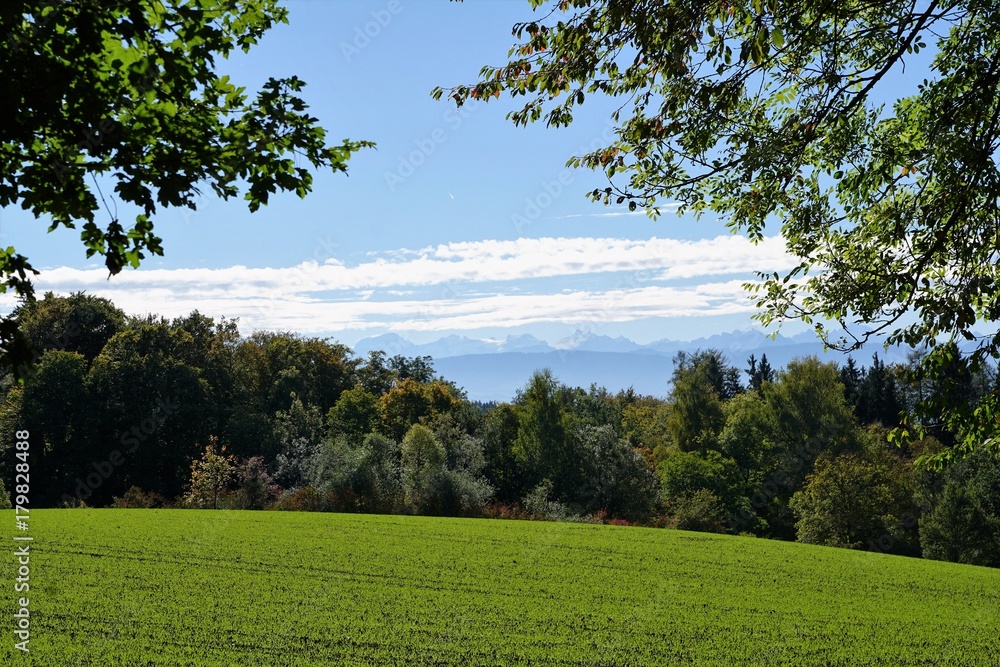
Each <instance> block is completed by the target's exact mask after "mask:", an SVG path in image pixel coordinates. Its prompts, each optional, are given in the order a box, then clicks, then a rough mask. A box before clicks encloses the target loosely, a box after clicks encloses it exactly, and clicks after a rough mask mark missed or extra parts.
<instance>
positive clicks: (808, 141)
mask: <svg viewBox="0 0 1000 667" xmlns="http://www.w3.org/2000/svg"><path fill="white" fill-rule="evenodd" d="M531 5H532V7H533V8H534V10H535V11H536V16H535V17H534V18H532V19H531V20H528V21H525V22H522V23H518V24H516V25H515V26H514V28H513V35H514V37H515V38H516V40H517V41H516V44H515V45H514V46H513V47H512V48H511V50H510V52H509V53H508V58H509V62H508V63H506V64H503V65H499V66H487V67H484V68H483V69H482V70H481V73H480V80H479V81H478V82H475V83H471V84H468V85H458V86H455V87H453V88H450V89H449V90H447V91H446V90H445V89H443V88H437V89H435V90H434V91H433V95H435V96H436V97H439V98H440V97H442V96H445V95H447V96H448V97H450V98H452V99H453V100H454V101H455V103H457V104H458V105H462V104H463V103H465V102H466V101H468V100H469V99H478V100H490V99H491V98H494V97H500V96H501V95H502V94H504V93H506V94H508V95H509V96H510V97H511V98H524V99H525V103H524V105H523V107H521V108H517V109H515V110H513V111H511V112H510V113H509V114H508V118H509V119H510V120H511V121H512V122H514V123H515V124H517V125H526V124H528V123H533V122H537V121H544V122H545V123H546V124H547V125H548V126H550V127H561V126H566V125H568V124H570V123H571V122H572V121H573V117H574V113H575V111H576V110H577V107H579V106H580V105H582V104H584V102H585V100H587V99H589V98H591V97H593V96H595V95H604V96H609V97H612V98H617V99H616V110H615V111H614V112H613V114H612V118H613V121H614V122H615V123H616V135H615V138H614V140H613V141H612V142H610V144H609V145H607V146H602V147H600V148H598V149H596V150H593V151H591V152H589V153H586V154H584V155H577V156H573V157H572V158H571V159H570V160H569V164H570V165H572V166H577V167H588V168H592V169H596V170H600V171H602V172H603V173H604V174H605V175H606V176H607V179H608V185H607V187H605V188H598V189H595V190H593V191H592V192H590V193H589V196H590V197H591V198H592V199H593V200H595V201H603V202H604V203H605V204H618V205H623V204H626V203H627V205H628V207H629V208H630V209H632V210H635V209H637V208H646V209H647V210H648V211H649V212H650V214H651V215H654V216H655V215H657V214H658V206H659V204H661V203H662V202H663V201H664V200H665V199H667V200H670V201H674V202H677V203H679V207H678V208H677V211H678V212H679V213H693V214H695V215H697V216H701V215H704V214H708V213H711V214H712V215H713V216H716V215H721V216H722V217H723V218H724V219H725V220H727V224H728V225H729V227H730V228H731V230H732V231H733V232H736V233H743V234H746V235H747V236H748V237H749V238H750V239H752V240H754V241H759V240H761V239H762V238H764V234H765V230H766V229H768V228H769V227H773V226H777V227H778V228H780V232H781V235H782V236H783V237H784V239H785V241H786V244H787V248H788V251H789V252H790V253H791V254H792V255H793V256H794V258H795V259H796V260H797V265H796V266H795V267H794V268H793V269H791V270H790V271H788V272H787V273H785V274H778V273H763V272H762V273H761V274H760V275H759V278H760V280H758V281H756V282H754V283H751V284H750V288H751V289H752V290H754V291H755V294H756V300H757V304H758V306H759V308H760V310H759V313H758V315H757V317H758V318H759V319H760V320H761V321H763V322H764V323H772V322H781V321H785V320H790V319H798V320H802V321H805V322H808V323H812V324H813V325H814V326H815V328H816V330H817V332H818V333H819V334H820V335H821V336H822V337H823V338H824V340H825V341H826V342H827V343H828V344H831V345H833V346H836V347H840V348H846V349H850V348H856V347H859V346H860V345H861V344H862V343H863V342H864V341H865V340H867V339H868V338H870V337H872V336H884V337H885V340H886V342H887V344H893V343H903V344H907V345H912V346H923V345H927V346H929V347H930V349H931V352H930V353H929V354H928V355H927V356H926V357H925V362H924V364H923V367H922V368H923V372H925V373H927V374H931V375H933V373H934V372H935V371H936V370H937V369H939V368H941V367H942V366H946V365H948V364H952V363H953V362H954V360H953V351H954V348H953V347H951V346H947V345H942V344H943V343H947V342H949V341H953V340H962V339H968V340H969V341H973V348H974V351H973V352H972V353H971V354H970V355H967V356H966V357H964V358H963V360H962V363H963V364H965V365H967V366H968V367H969V368H971V369H972V370H973V371H975V370H976V369H978V368H979V367H981V366H982V364H983V363H984V361H985V360H986V359H987V358H988V357H990V356H993V357H996V356H997V355H998V354H1000V333H997V332H995V331H994V332H987V333H982V332H981V331H980V328H979V326H980V325H986V326H988V327H990V328H992V322H993V321H995V320H996V319H997V318H998V315H1000V293H998V291H997V290H996V287H995V283H996V281H997V278H998V277H1000V276H998V270H1000V269H998V263H997V253H998V251H1000V233H998V231H1000V230H998V226H1000V219H998V215H997V211H998V210H1000V208H998V206H997V200H998V196H1000V172H998V170H997V165H996V155H997V149H998V146H1000V85H998V84H1000V29H998V28H997V26H998V25H1000V7H997V6H996V4H995V3H991V2H980V1H979V0H931V1H930V2H927V1H920V2H918V1H917V0H887V1H884V2H882V1H880V2H870V1H868V0H849V1H847V2H830V1H829V0H798V1H797V2H794V3H788V2H781V1H780V0H752V1H746V0H743V1H741V0H695V1H694V2H676V1H674V0H667V1H662V0H558V1H548V0H531ZM925 49H927V50H928V53H931V54H932V56H933V58H932V60H931V65H930V67H929V70H928V71H927V72H926V73H925V78H924V75H923V74H921V75H918V77H913V75H912V74H911V72H912V68H913V67H915V66H917V61H918V58H917V56H916V54H918V53H919V52H920V51H922V50H925ZM921 58H923V56H921ZM924 60H926V58H924ZM904 73H905V74H906V76H907V77H910V79H905V78H903V77H901V76H900V75H901V74H904ZM921 78H922V80H920V79H921ZM910 83H912V85H910V87H909V89H905V87H906V85H907V84H910ZM900 86H903V88H904V89H905V90H903V91H902V92H900ZM618 101H620V102H621V104H620V105H618V104H617V102H618ZM826 321H834V322H837V323H838V324H839V325H841V326H842V327H843V328H844V330H845V331H846V332H847V334H846V335H843V336H841V335H839V334H837V335H834V334H832V333H831V332H830V331H831V330H830V329H828V328H826V327H825V326H824V322H826ZM997 404H998V398H997V396H996V394H993V395H991V396H988V397H985V398H984V400H983V401H981V402H980V403H979V404H977V405H975V406H971V407H968V406H957V405H955V404H954V403H949V402H948V401H944V402H939V403H937V404H925V405H924V406H923V407H924V410H925V413H929V412H932V411H938V412H941V411H943V412H944V413H945V414H946V415H947V416H948V419H949V420H950V421H951V422H953V423H952V425H953V426H954V427H955V429H956V430H958V431H960V432H961V433H962V441H961V442H960V443H959V447H958V450H962V449H967V448H969V447H976V446H982V445H984V444H985V445H986V447H987V448H990V449H1000V446H998V445H997V441H996V440H995V439H994V437H995V434H996V430H997V419H996V418H995V413H996V412H997ZM911 431H912V429H911ZM901 434H902V433H901Z"/></svg>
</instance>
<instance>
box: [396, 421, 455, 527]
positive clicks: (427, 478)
mask: <svg viewBox="0 0 1000 667" xmlns="http://www.w3.org/2000/svg"><path fill="white" fill-rule="evenodd" d="M401 458H402V460H401V463H402V469H401V472H402V474H401V479H402V483H403V491H404V493H405V494H406V501H407V503H409V504H411V505H413V506H414V507H417V508H419V507H420V505H421V502H422V501H423V500H424V499H425V498H426V497H427V496H430V495H431V493H432V491H433V489H434V486H435V484H436V482H437V479H436V478H437V477H439V476H440V475H442V474H443V473H444V470H445V460H446V458H447V454H446V453H445V451H444V447H442V446H441V443H439V442H438V441H437V440H436V439H435V438H434V434H433V433H432V432H431V430H430V429H429V428H427V427H426V426H424V425H422V424H414V425H413V426H411V427H410V430H409V431H407V432H406V436H405V437H404V438H403V442H402V445H401Z"/></svg>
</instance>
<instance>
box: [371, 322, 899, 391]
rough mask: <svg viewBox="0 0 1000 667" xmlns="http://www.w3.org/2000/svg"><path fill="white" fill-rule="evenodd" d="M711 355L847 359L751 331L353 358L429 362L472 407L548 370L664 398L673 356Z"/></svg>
mask: <svg viewBox="0 0 1000 667" xmlns="http://www.w3.org/2000/svg"><path fill="white" fill-rule="evenodd" d="M709 348H714V349H717V350H721V351H722V352H723V353H724V354H726V355H727V356H728V357H729V360H730V363H732V364H733V365H734V366H736V367H738V368H741V369H746V367H747V358H748V357H749V356H750V355H751V354H752V355H755V356H756V357H757V358H758V359H760V357H761V356H763V355H764V354H766V355H767V359H768V361H769V362H770V363H771V366H773V367H774V368H776V369H779V368H783V367H784V366H785V365H787V364H788V362H789V361H791V360H792V359H794V358H796V357H806V356H810V355H815V356H817V357H819V358H821V359H823V360H826V361H833V362H836V363H844V362H845V361H846V359H847V355H845V354H843V353H841V352H834V351H826V352H824V350H823V344H822V343H821V342H820V341H819V339H818V338H816V335H815V334H814V333H812V332H811V331H807V332H804V333H801V334H797V335H794V336H787V337H786V336H782V335H781V334H778V335H777V337H776V338H775V339H774V340H772V339H771V338H770V337H769V336H767V335H766V334H764V333H761V332H760V331H755V330H743V331H732V332H729V333H721V334H716V335H713V336H709V337H707V338H699V339H697V340H692V341H675V340H666V339H664V340H659V341H656V342H653V343H648V344H646V345H640V344H639V343H636V342H634V341H631V340H629V339H627V338H622V337H618V338H611V337H608V336H601V335H597V334H594V333H592V332H584V331H580V332H577V333H576V334H574V335H573V336H570V337H569V338H567V339H564V340H562V341H559V342H558V343H556V344H555V345H550V344H549V343H547V342H546V341H544V340H541V339H539V338H536V337H534V336H531V335H520V336H507V337H506V338H504V339H502V340H480V339H475V338H466V337H465V336H456V335H452V336H446V337H444V338H441V339H440V340H436V341H433V342H430V343H421V344H417V343H413V342H411V341H409V340H407V339H405V338H403V337H402V336H399V335H397V334H384V335H381V336H375V337H372V338H365V339H363V340H361V341H359V342H358V343H357V345H355V346H354V352H355V354H357V355H359V356H367V355H368V352H369V351H371V350H383V351H385V353H386V354H387V355H388V356H390V357H391V356H394V355H397V354H402V355H404V356H408V357H413V356H418V355H419V356H429V357H433V359H434V368H435V370H436V371H437V372H438V373H439V374H441V375H443V376H444V377H445V378H447V379H449V380H452V381H453V382H455V383H456V384H457V385H458V386H460V387H463V388H464V389H465V390H466V392H467V393H468V396H469V398H470V399H471V400H474V401H510V400H512V399H513V398H514V396H515V394H516V392H517V390H518V389H520V388H522V387H524V385H525V384H526V383H527V381H528V379H529V378H530V377H531V374H532V373H534V372H535V371H536V370H541V369H543V368H548V369H550V370H551V371H552V373H553V374H554V375H555V376H556V377H557V378H558V379H559V380H560V381H561V382H564V383H565V384H568V385H571V386H580V387H589V386H590V385H591V384H597V385H598V386H603V387H606V388H607V389H608V390H609V391H612V392H617V391H619V390H622V389H628V388H629V387H632V388H633V389H635V391H636V392H638V393H641V394H649V395H653V396H665V395H666V394H667V392H669V391H670V375H671V373H672V372H673V357H674V355H675V354H677V353H678V352H680V351H682V350H683V351H686V352H694V351H695V350H706V349H709ZM907 352H908V350H907V349H905V348H890V349H889V350H885V349H883V347H882V344H881V342H878V341H873V342H871V343H869V344H868V345H866V346H865V347H864V348H862V349H861V350H858V351H856V352H854V353H852V356H853V357H854V359H855V361H857V362H858V364H859V365H862V366H868V365H870V364H871V359H872V355H873V354H875V353H878V355H879V358H880V359H882V360H883V361H885V362H886V363H891V362H897V361H898V362H902V361H905V360H906V354H907ZM745 379H746V378H745V377H744V380H745Z"/></svg>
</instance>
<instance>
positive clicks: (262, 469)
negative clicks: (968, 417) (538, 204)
mask: <svg viewBox="0 0 1000 667" xmlns="http://www.w3.org/2000/svg"><path fill="white" fill-rule="evenodd" d="M14 318H15V319H16V321H17V323H18V326H19V327H20V328H21V330H22V331H23V332H24V333H25V335H26V337H27V338H28V340H30V342H31V344H32V345H33V347H34V349H35V350H36V359H35V362H36V363H35V365H34V367H33V370H32V371H31V372H30V374H29V375H28V377H27V378H26V380H25V381H24V383H23V384H21V383H18V382H17V381H15V379H14V377H13V375H12V374H9V373H8V374H7V375H6V376H4V377H3V379H2V384H0V392H2V396H3V399H2V404H0V443H3V444H2V445H0V447H3V448H5V449H4V454H5V455H4V456H2V457H0V466H2V467H0V474H2V477H0V479H2V480H3V483H4V486H5V488H6V489H9V490H11V494H10V495H12V496H13V495H14V492H15V491H16V486H17V485H16V484H15V483H14V482H15V479H14V477H15V468H16V465H17V463H18V462H17V460H16V458H15V457H14V456H11V455H9V454H11V452H10V451H8V450H9V449H10V448H11V447H12V445H13V443H14V442H15V440H16V438H15V437H14V434H15V433H16V432H18V431H28V432H29V433H30V441H31V474H32V478H33V479H32V487H31V491H32V496H31V503H32V507H67V506H84V505H85V506H89V507H107V506H113V507H178V508H180V507H200V508H217V509H223V508H232V509H261V510H262V509H274V510H309V511H334V512H362V513H383V514H385V513H405V514H421V515H434V516H467V517H494V518H510V519H539V520H559V521H582V522H595V523H614V524H619V525H642V526H655V527H665V528H676V529H682V530H694V531H705V532H718V533H731V534H742V535H754V536H759V537H762V538H772V539H781V540H797V541H800V542H808V543H814V544H821V545H829V546H837V547H846V548H852V549H864V550H869V551H880V552H885V553H893V554H903V555H910V556H922V557H925V558H932V559H938V560H948V561H955V562H962V563H970V564H978V565H987V566H992V567H998V566H1000V461H998V459H997V458H996V457H994V456H992V455H991V454H989V453H988V452H986V451H975V452H972V453H971V454H969V455H968V456H966V457H964V458H962V459H959V460H957V461H956V462H954V463H952V464H951V465H948V466H935V465H928V464H926V463H924V459H925V458H926V457H929V456H932V455H934V454H936V453H939V452H941V451H943V450H945V449H946V448H948V447H950V446H952V445H954V444H955V442H956V441H957V440H958V439H960V438H961V437H962V434H961V433H957V432H955V429H954V428H953V427H952V426H951V425H950V424H949V423H948V422H947V421H944V420H942V421H940V422H933V421H930V420H928V419H927V418H926V417H923V416H920V417H919V418H918V416H916V415H915V414H914V412H913V406H915V405H917V404H918V403H920V402H922V401H926V400H927V399H929V398H930V399H933V398H934V397H935V396H938V395H942V396H946V397H947V398H948V400H949V401H952V402H955V401H961V402H963V403H964V404H966V405H967V406H968V407H969V409H974V408H975V406H976V405H977V403H978V402H979V401H980V400H982V399H983V397H986V396H990V395H992V394H993V393H994V392H996V391H997V390H998V374H997V372H996V369H995V368H994V367H987V368H985V370H981V371H979V372H977V373H974V374H973V373H970V372H968V370H967V367H966V366H963V365H962V364H960V363H957V362H956V364H955V367H954V369H953V371H952V372H950V373H949V372H942V373H939V374H938V375H937V376H936V377H935V378H934V379H933V380H928V379H926V378H925V379H918V378H919V377H920V375H919V374H918V373H915V372H914V371H915V369H916V368H917V367H918V366H919V364H920V362H921V354H920V352H919V351H915V352H914V353H913V354H912V355H911V357H910V361H909V362H908V363H907V364H893V365H886V364H884V363H883V362H882V361H880V360H879V358H878V356H877V355H876V356H875V357H874V358H873V359H871V360H868V361H867V362H866V363H867V365H866V364H864V363H861V364H859V363H857V362H855V361H854V360H853V359H850V358H848V360H847V362H846V363H844V364H842V365H840V366H838V365H836V364H833V363H823V362H820V361H819V360H818V359H816V358H812V357H811V358H803V359H798V360H795V361H793V362H792V363H790V364H789V365H788V366H787V367H785V368H772V367H771V366H770V364H769V363H768V361H767V358H766V356H762V357H761V358H760V359H756V358H755V357H750V358H749V359H747V360H730V359H727V358H725V356H724V355H722V354H721V353H720V352H718V351H716V350H711V349H709V350H693V351H690V352H688V353H681V354H679V355H677V357H676V358H675V360H674V361H675V363H674V371H673V376H672V377H669V378H668V377H665V378H664V379H663V386H664V395H665V398H661V397H654V396H644V395H639V394H637V393H636V392H634V391H624V392H619V393H615V394H613V393H610V392H608V391H606V390H605V389H603V388H601V387H597V386H591V387H589V388H580V387H569V386H566V385H564V384H562V383H560V382H559V380H558V379H557V378H555V377H553V376H552V374H551V373H550V372H548V371H546V370H540V371H538V372H536V373H535V374H534V375H533V376H532V377H530V378H526V379H525V384H524V387H523V388H522V389H521V390H520V391H519V392H518V393H517V395H516V396H514V397H512V400H511V401H510V402H504V403H491V404H482V403H476V402H472V401H469V400H468V399H467V398H466V397H465V395H464V392H463V390H462V388H461V387H457V386H455V385H454V384H453V383H451V382H449V381H448V380H447V379H446V378H443V377H440V376H438V375H437V374H436V373H435V371H434V368H433V360H432V359H431V358H430V357H405V356H394V357H391V358H389V357H387V355H386V354H384V353H382V352H377V351H376V352H371V353H370V354H369V355H368V356H367V357H365V358H357V357H356V356H355V355H354V354H353V352H352V351H351V349H350V348H349V347H347V346H345V345H342V344H339V343H337V342H334V341H332V340H329V339H325V340H324V339H318V338H310V337H305V336H301V335H298V334H295V333H291V332H284V333H279V332H263V331H258V332H254V333H252V334H250V335H249V336H241V335H240V333H239V330H238V328H237V322H236V321H234V320H228V319H220V320H216V319H213V318H211V317H207V316H205V315H203V314H200V313H198V312H192V313H191V314H190V315H188V316H186V317H179V318H176V319H173V320H170V319H166V318H163V317H159V316H155V315H145V316H134V315H128V314H126V313H124V312H123V311H122V310H120V309H119V308H117V307H116V306H115V305H114V304H113V303H112V302H111V301H109V300H107V299H104V298H99V297H95V296H92V295H88V294H85V293H75V294H71V295H69V296H67V297H57V296H54V295H52V294H51V293H50V294H46V295H45V298H44V299H41V300H37V301H34V302H30V303H26V304H25V305H22V306H20V307H19V308H18V309H17V310H16V311H15V313H14ZM958 356H959V355H957V354H956V355H955V358H956V360H957V359H958ZM737 364H739V365H737ZM918 419H919V420H920V421H919V426H921V427H922V431H923V436H922V437H920V438H918V439H912V438H911V439H909V440H907V441H906V442H905V444H897V443H893V442H890V441H889V438H888V435H889V433H890V432H891V430H892V429H894V428H896V427H900V426H903V427H904V428H905V427H907V426H909V425H912V426H917V425H918V423H917V422H918ZM7 496H8V494H7V493H6V491H0V502H3V503H9V499H8V497H7ZM8 506H9V505H8Z"/></svg>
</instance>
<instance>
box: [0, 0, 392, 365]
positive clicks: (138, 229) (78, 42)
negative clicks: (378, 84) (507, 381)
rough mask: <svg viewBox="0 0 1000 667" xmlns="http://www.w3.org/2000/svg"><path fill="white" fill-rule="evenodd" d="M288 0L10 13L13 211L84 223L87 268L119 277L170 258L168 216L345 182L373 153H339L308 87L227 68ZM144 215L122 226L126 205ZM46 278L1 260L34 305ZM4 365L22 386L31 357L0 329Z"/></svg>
mask: <svg viewBox="0 0 1000 667" xmlns="http://www.w3.org/2000/svg"><path fill="white" fill-rule="evenodd" d="M287 20H288V11H287V10H286V9H285V8H283V7H281V6H279V4H278V1H277V0H211V1H208V2H182V3H178V2H172V3H161V2H157V1H154V0H123V1H121V2H114V3H108V2H99V1H98V0H80V1H79V2H62V1H59V0H28V1H23V2H9V3H3V5H2V7H0V39H2V40H3V48H0V80H2V81H3V88H4V94H3V95H2V96H0V97H2V100H0V109H2V113H0V174H2V175H0V207H7V206H15V205H16V206H20V207H21V208H22V209H24V210H26V211H30V212H31V213H32V214H33V215H34V216H35V217H36V218H43V219H45V220H46V221H47V222H48V223H49V230H50V231H53V230H55V229H57V228H58V227H60V226H62V227H67V228H76V227H77V225H81V226H80V237H81V239H82V241H83V244H84V246H85V247H86V253H87V256H88V257H90V256H93V255H95V254H97V255H101V256H103V257H104V261H105V265H106V266H107V268H108V270H109V271H110V273H111V274H117V273H118V272H120V271H121V270H122V269H123V268H124V267H126V266H131V267H137V266H139V263H140V261H141V260H143V259H144V258H145V257H146V255H147V254H154V255H160V254H162V252H163V247H162V244H161V239H160V238H159V237H158V236H157V235H156V234H155V233H154V231H153V220H152V218H153V217H154V214H156V213H157V212H158V211H159V210H162V209H164V208H168V207H184V208H188V209H195V208H196V207H197V204H198V197H199V196H200V194H201V192H202V191H210V192H211V193H212V194H214V195H215V196H218V197H222V198H223V199H229V198H231V197H236V196H239V195H240V194H241V193H242V194H243V198H244V199H245V200H246V201H247V205H248V207H249V209H250V210H251V211H255V210H257V209H258V208H259V207H260V206H262V205H266V204H267V203H268V199H269V197H270V195H271V194H273V193H275V192H277V191H278V190H282V191H290V192H295V193H296V194H298V195H299V196H300V197H304V196H305V195H306V194H307V193H309V192H310V190H311V189H312V184H313V174H312V171H310V168H309V167H311V168H312V169H314V170H319V169H331V170H333V171H335V172H344V171H346V170H347V161H348V159H349V158H350V156H351V154H352V153H353V152H355V151H357V150H359V149H361V148H364V147H368V146H371V145H373V144H371V142H367V141H349V140H344V141H343V142H342V143H340V144H338V145H334V146H329V145H327V141H326V132H325V131H324V130H323V128H322V127H320V126H319V124H318V120H317V119H316V118H314V117H312V116H310V115H309V114H308V113H307V105H306V103H305V102H304V101H303V99H302V97H301V96H300V94H301V91H302V89H303V86H304V85H305V84H304V82H303V81H301V80H300V79H299V78H297V77H295V76H290V77H285V78H274V77H272V78H269V79H268V80H267V82H265V83H264V84H263V86H262V87H261V89H260V90H259V91H257V92H256V93H253V94H251V93H250V92H248V91H247V90H246V88H244V87H241V86H238V85H236V84H235V83H233V82H231V81H230V80H229V77H228V76H223V75H220V74H219V73H218V72H217V66H218V60H219V59H225V58H228V57H229V56H230V54H232V53H233V52H234V51H237V50H241V51H244V52H246V51H248V50H249V49H250V48H251V47H253V46H254V45H255V44H256V43H257V42H258V40H259V39H260V38H261V36H262V35H263V34H264V33H265V32H266V31H267V30H268V29H270V28H271V27H273V26H274V25H276V24H279V23H286V22H287ZM119 202H120V203H122V204H124V205H125V206H123V207H122V209H123V210H125V209H126V206H127V207H128V210H132V211H133V213H134V212H137V213H135V220H134V222H129V221H124V220H120V219H119V215H118V214H119V207H118V203H119ZM35 273H37V271H35V270H34V269H33V268H32V266H31V264H30V263H29V261H28V258H27V257H25V256H24V255H22V254H20V253H18V252H17V251H16V249H15V248H13V247H8V248H5V249H0V279H2V281H3V282H2V284H0V291H6V290H7V289H8V288H9V289H13V290H14V291H15V292H16V293H17V294H18V296H19V297H21V298H23V299H25V300H27V301H30V300H31V299H32V298H33V290H32V285H31V276H32V275H33V274H35ZM0 347H2V348H3V353H2V356H0V362H3V363H5V364H7V365H10V366H12V367H13V368H14V369H15V372H17V373H18V374H19V375H23V374H24V373H25V372H26V371H27V369H28V368H29V367H30V362H31V360H32V353H31V348H30V345H29V343H28V341H27V340H26V338H25V337H24V336H23V335H21V333H20V332H18V330H17V327H16V324H15V322H14V320H13V319H12V318H5V319H3V320H2V321H0Z"/></svg>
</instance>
